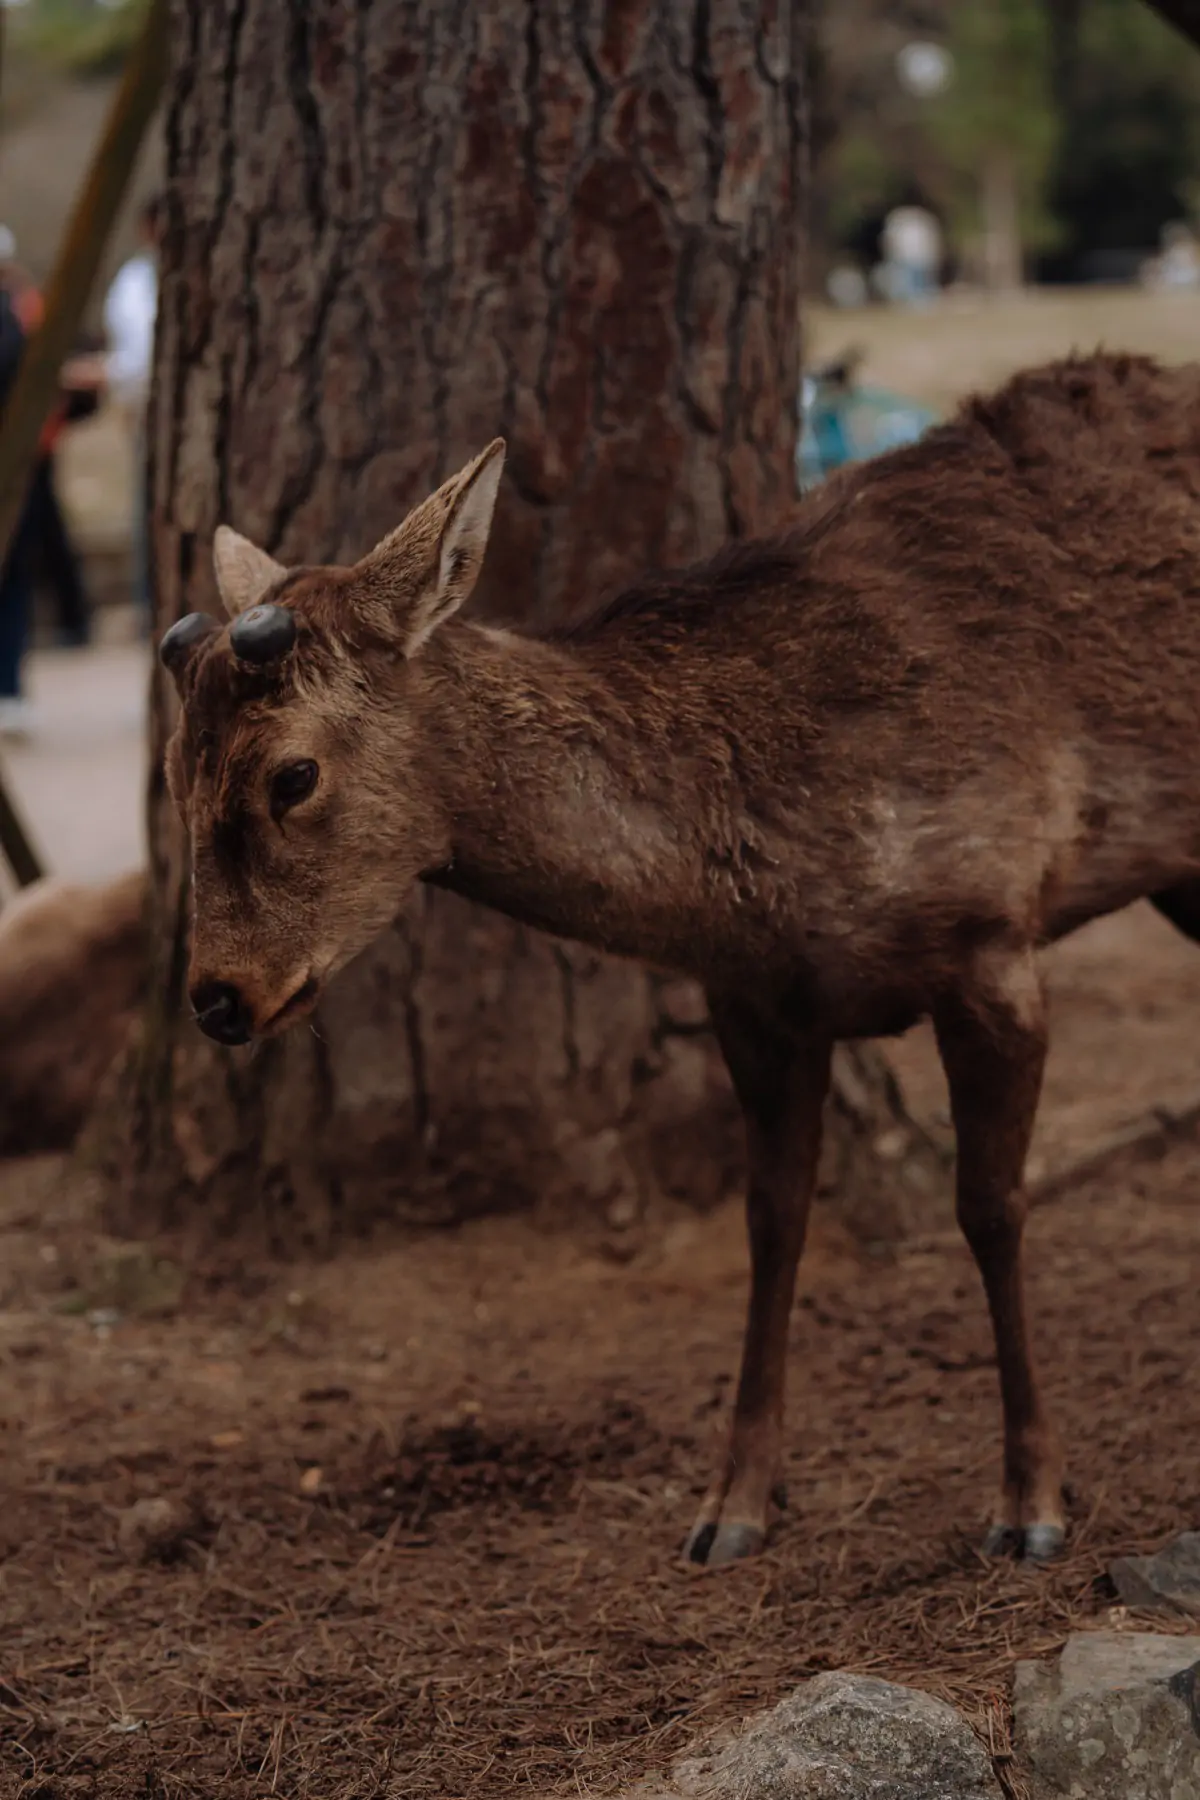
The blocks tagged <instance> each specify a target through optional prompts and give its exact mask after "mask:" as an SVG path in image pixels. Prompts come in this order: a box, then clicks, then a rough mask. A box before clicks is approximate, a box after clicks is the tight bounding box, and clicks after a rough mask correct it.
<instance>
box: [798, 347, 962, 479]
mask: <svg viewBox="0 0 1200 1800" xmlns="http://www.w3.org/2000/svg"><path fill="white" fill-rule="evenodd" d="M936 424H937V414H936V413H933V412H931V411H930V410H929V408H928V407H926V406H920V405H918V404H917V402H916V401H915V400H906V399H904V398H903V396H902V395H900V394H892V393H889V392H888V391H887V390H886V389H885V388H871V387H857V386H854V385H852V384H851V383H850V382H849V381H848V380H846V379H845V378H844V377H842V378H840V379H837V380H827V379H824V378H823V377H822V375H821V374H820V373H817V374H815V375H806V376H805V378H804V381H803V384H802V386H801V390H800V442H799V445H798V447H797V451H796V476H797V481H798V483H799V487H800V491H801V492H802V493H803V492H805V491H806V490H807V489H808V488H811V487H815V486H816V484H817V483H818V482H819V481H820V480H822V478H823V477H824V476H826V475H828V474H829V473H830V472H831V471H832V470H833V469H840V468H841V467H842V466H843V465H844V464H845V463H855V462H866V461H867V460H868V458H870V457H872V456H881V455H882V454H883V452H884V451H885V450H895V449H896V448H898V446H899V445H901V444H915V443H916V441H917V439H918V438H920V437H923V436H924V434H925V432H926V431H928V430H929V427H930V426H931V425H936Z"/></svg>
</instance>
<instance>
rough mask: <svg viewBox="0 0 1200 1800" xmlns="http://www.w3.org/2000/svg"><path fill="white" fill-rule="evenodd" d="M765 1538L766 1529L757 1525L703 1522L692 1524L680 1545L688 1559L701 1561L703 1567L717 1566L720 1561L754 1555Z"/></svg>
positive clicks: (733, 1560) (724, 1561) (738, 1560)
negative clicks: (685, 1542)
mask: <svg viewBox="0 0 1200 1800" xmlns="http://www.w3.org/2000/svg"><path fill="white" fill-rule="evenodd" d="M765 1538H766V1533H765V1532H764V1531H763V1529H762V1527H761V1526H760V1525H745V1524H735V1523H733V1522H730V1523H729V1524H728V1525H722V1524H720V1523H716V1524H714V1523H712V1522H706V1523H704V1524H701V1525H697V1526H696V1528H695V1530H694V1531H693V1532H692V1535H691V1536H690V1537H689V1539H688V1541H687V1544H686V1545H685V1546H684V1555H685V1556H686V1557H687V1560H688V1561H689V1562H694V1563H703V1565H704V1567H705V1568H706V1569H717V1568H720V1567H721V1566H722V1564H724V1563H732V1562H741V1560H742V1559H743V1557H746V1556H757V1554H758V1552H759V1551H760V1550H761V1549H762V1547H763V1542H764V1540H765Z"/></svg>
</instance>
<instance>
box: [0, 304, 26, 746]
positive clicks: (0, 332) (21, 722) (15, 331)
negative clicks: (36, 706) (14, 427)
mask: <svg viewBox="0 0 1200 1800" xmlns="http://www.w3.org/2000/svg"><path fill="white" fill-rule="evenodd" d="M24 351H25V332H24V328H23V327H22V325H21V321H20V319H19V318H18V316H17V313H16V309H15V308H14V306H13V303H12V298H11V296H10V294H9V293H8V290H7V289H6V288H5V287H4V286H2V285H0V405H3V402H4V400H6V399H7V397H8V391H9V389H10V387H11V386H12V383H13V379H14V377H15V376H16V372H17V368H18V366H19V364H20V361H21V357H22V355H23V354H24ZM28 635H29V509H28V507H26V509H25V511H24V513H23V514H22V516H21V523H20V525H19V526H18V528H17V533H16V536H15V538H14V539H13V543H12V547H11V549H10V550H9V553H8V558H7V561H6V563H5V565H4V568H3V570H2V571H0V732H20V731H24V730H26V729H27V728H28V725H29V719H28V716H27V715H28V712H29V703H28V701H27V700H25V699H24V697H23V696H22V693H21V663H22V659H23V658H24V655H25V643H26V639H27V637H28Z"/></svg>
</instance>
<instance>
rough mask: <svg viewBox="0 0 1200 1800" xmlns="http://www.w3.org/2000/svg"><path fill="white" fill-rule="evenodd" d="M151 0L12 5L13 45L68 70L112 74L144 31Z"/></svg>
mask: <svg viewBox="0 0 1200 1800" xmlns="http://www.w3.org/2000/svg"><path fill="white" fill-rule="evenodd" d="M147 4H148V0H24V3H23V4H18V5H12V6H9V7H8V8H7V9H6V10H7V25H8V29H9V32H10V33H11V36H12V41H13V44H14V47H18V48H19V49H21V50H23V51H25V52H26V53H27V54H29V55H32V56H36V57H37V58H38V59H40V60H42V61H44V62H46V63H48V64H49V65H50V66H52V67H53V68H55V69H58V70H61V71H62V72H63V73H64V74H70V75H80V76H99V75H111V74H113V73H115V72H116V71H117V70H118V69H120V67H121V65H122V64H123V63H124V61H125V58H126V56H127V55H128V53H129V51H130V49H131V48H132V46H133V44H134V41H135V39H136V38H137V36H138V33H139V31H140V30H141V27H142V23H143V20H144V19H145V16H146V8H147Z"/></svg>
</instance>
